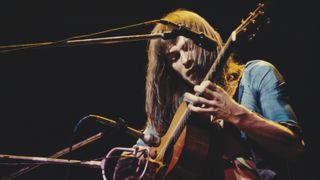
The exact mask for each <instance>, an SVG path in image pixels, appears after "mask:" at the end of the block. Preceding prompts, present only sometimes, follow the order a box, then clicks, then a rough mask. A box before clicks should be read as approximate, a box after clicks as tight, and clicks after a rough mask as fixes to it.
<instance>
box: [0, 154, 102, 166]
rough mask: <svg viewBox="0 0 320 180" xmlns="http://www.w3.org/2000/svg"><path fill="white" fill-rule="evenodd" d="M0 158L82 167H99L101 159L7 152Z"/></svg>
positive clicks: (0, 155)
mask: <svg viewBox="0 0 320 180" xmlns="http://www.w3.org/2000/svg"><path fill="white" fill-rule="evenodd" d="M0 159H4V160H22V161H33V162H43V163H45V164H67V165H77V166H84V167H91V168H100V166H101V161H80V160H68V159H56V158H47V157H36V156H16V155H9V154H0Z"/></svg>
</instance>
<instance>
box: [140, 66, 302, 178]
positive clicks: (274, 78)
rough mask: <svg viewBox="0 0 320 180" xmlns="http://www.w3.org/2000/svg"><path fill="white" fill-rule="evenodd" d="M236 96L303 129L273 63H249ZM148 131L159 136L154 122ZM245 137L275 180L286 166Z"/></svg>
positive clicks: (262, 171)
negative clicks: (298, 122) (298, 123)
mask: <svg viewBox="0 0 320 180" xmlns="http://www.w3.org/2000/svg"><path fill="white" fill-rule="evenodd" d="M236 97H237V102H238V103H240V104H241V105H243V106H245V107H246V108H248V109H249V110H251V111H253V112H255V113H257V114H259V115H261V116H262V117H264V118H265V119H268V120H271V121H274V122H277V123H280V124H282V125H284V126H286V127H288V128H290V129H291V130H292V131H293V132H295V133H299V132H300V128H299V126H298V125H297V119H296V115H295V113H294V112H293V110H292V108H291V106H290V104H289V103H288V96H287V94H286V92H285V81H284V79H283V77H282V75H281V74H280V73H279V71H278V70H277V69H276V68H275V67H274V66H273V65H272V64H270V63H268V62H266V61H262V60H252V61H249V62H247V63H246V65H245V69H244V71H243V75H242V78H241V80H240V83H239V87H238V91H237V96H236ZM145 133H146V134H148V133H150V134H155V135H157V133H156V130H155V129H154V128H153V127H151V126H150V125H147V127H146V129H145ZM241 138H242V139H243V141H244V142H245V143H246V144H249V148H250V151H251V153H252V156H253V160H254V161H255V162H256V165H257V168H258V172H259V174H260V176H261V178H262V179H272V177H274V176H276V175H277V174H278V173H279V172H281V171H283V170H285V169H286V168H285V167H283V166H281V165H279V163H278V161H279V159H276V158H274V157H272V155H270V154H268V153H267V152H264V150H263V149H260V148H259V146H257V145H256V144H255V143H254V142H253V141H251V140H250V139H249V138H247V136H246V134H245V133H244V132H241ZM137 145H140V146H146V145H145V143H143V141H141V140H138V142H137ZM280 161H281V160H280ZM286 178H287V177H286Z"/></svg>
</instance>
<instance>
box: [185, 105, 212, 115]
mask: <svg viewBox="0 0 320 180" xmlns="http://www.w3.org/2000/svg"><path fill="white" fill-rule="evenodd" d="M188 108H189V110H190V111H193V112H197V113H205V114H208V115H211V114H214V113H215V112H216V109H215V108H214V107H212V106H209V107H199V106H194V105H193V104H189V105H188Z"/></svg>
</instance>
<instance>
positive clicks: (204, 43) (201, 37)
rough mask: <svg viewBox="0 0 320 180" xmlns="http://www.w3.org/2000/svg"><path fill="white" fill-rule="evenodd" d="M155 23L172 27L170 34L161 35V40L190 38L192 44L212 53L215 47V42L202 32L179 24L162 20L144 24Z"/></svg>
mask: <svg viewBox="0 0 320 180" xmlns="http://www.w3.org/2000/svg"><path fill="white" fill-rule="evenodd" d="M155 23H161V24H164V25H167V26H172V27H173V28H174V29H173V30H172V31H171V32H165V33H164V34H163V39H174V38H176V37H177V36H184V37H186V38H190V39H192V40H193V42H194V43H196V44H197V45H198V46H200V47H202V48H204V49H206V50H209V51H213V50H215V49H216V47H217V43H216V41H214V40H213V39H212V38H210V37H209V36H207V35H205V34H204V33H203V32H201V33H199V32H195V31H192V30H191V29H190V28H188V27H186V26H184V25H181V24H175V23H173V22H171V21H168V20H164V19H157V20H152V21H147V22H145V24H155Z"/></svg>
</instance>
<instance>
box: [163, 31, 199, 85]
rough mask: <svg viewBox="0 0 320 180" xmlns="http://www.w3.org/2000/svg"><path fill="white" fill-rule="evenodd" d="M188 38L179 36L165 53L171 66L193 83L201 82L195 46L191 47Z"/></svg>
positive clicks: (183, 77) (168, 46)
mask: <svg viewBox="0 0 320 180" xmlns="http://www.w3.org/2000/svg"><path fill="white" fill-rule="evenodd" d="M188 41H190V39H187V38H185V37H183V36H179V37H177V39H176V41H175V42H174V43H171V44H169V45H167V46H166V48H165V55H166V58H167V61H168V62H169V64H170V65H171V67H172V68H173V69H174V70H175V71H176V72H177V73H178V74H179V75H180V76H181V77H182V79H184V80H186V81H187V82H189V83H190V84H192V85H196V84H200V82H201V79H200V77H199V75H198V72H197V71H198V66H197V64H196V60H195V56H194V55H195V53H196V50H195V48H190V47H189V44H190V43H188Z"/></svg>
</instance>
